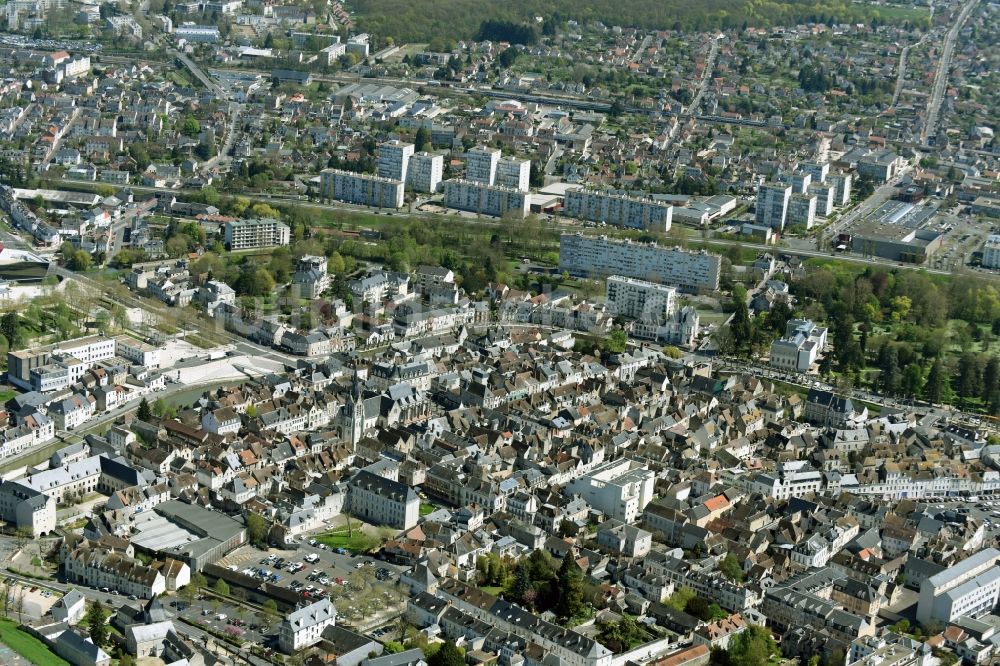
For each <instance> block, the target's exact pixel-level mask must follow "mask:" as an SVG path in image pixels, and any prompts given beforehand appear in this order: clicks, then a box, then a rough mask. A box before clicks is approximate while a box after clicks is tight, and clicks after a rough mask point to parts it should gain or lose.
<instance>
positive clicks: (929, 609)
mask: <svg viewBox="0 0 1000 666" xmlns="http://www.w3.org/2000/svg"><path fill="white" fill-rule="evenodd" d="M998 560H1000V550H997V549H996V548H986V549H985V550H981V551H979V552H978V553H976V554H975V555H972V556H971V557H967V558H966V559H964V560H962V561H961V562H959V563H958V564H954V565H952V566H950V567H948V568H947V569H945V570H944V571H942V572H940V573H937V574H935V575H933V576H930V577H929V578H927V579H926V580H924V581H923V583H921V585H920V599H919V601H918V602H917V621H918V622H920V624H922V625H925V626H926V625H927V623H928V622H930V621H932V620H936V621H939V622H951V621H953V620H955V619H956V618H959V617H962V616H963V615H965V616H969V617H979V616H980V615H985V614H986V613H989V612H991V611H992V610H993V609H994V608H995V607H996V605H997V601H998V600H1000V566H998V565H997V561H998Z"/></svg>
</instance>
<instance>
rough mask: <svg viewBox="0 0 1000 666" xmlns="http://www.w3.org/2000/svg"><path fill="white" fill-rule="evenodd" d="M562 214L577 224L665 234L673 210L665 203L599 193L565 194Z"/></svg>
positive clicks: (578, 191) (577, 192) (593, 191)
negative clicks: (602, 223)
mask: <svg viewBox="0 0 1000 666" xmlns="http://www.w3.org/2000/svg"><path fill="white" fill-rule="evenodd" d="M563 212H564V213H565V214H566V215H567V216H569V217H575V218H577V219H579V220H590V221H591V222H606V223H607V224H613V225H615V226H618V227H629V228H632V229H655V230H657V231H668V230H669V229H670V223H671V222H672V220H673V217H674V207H673V206H672V205H671V204H669V203H665V202H662V201H654V200H652V199H639V198H636V197H629V196H624V195H621V194H613V193H611V192H602V191H600V190H570V191H568V192H567V193H566V199H565V200H564V202H563Z"/></svg>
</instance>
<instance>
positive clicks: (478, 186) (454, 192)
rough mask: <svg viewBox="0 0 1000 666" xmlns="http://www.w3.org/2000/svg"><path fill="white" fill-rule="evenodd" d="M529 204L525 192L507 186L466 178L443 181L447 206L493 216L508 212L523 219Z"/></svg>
mask: <svg viewBox="0 0 1000 666" xmlns="http://www.w3.org/2000/svg"><path fill="white" fill-rule="evenodd" d="M529 204H530V199H529V198H528V193H527V192H521V191H520V190H515V189H512V188H509V187H501V186H499V185H487V184H486V183H472V182H469V181H467V180H446V181H445V183H444V205H445V206H447V207H448V208H457V209H458V210H465V211H469V212H471V213H478V214H480V215H492V216H494V217H503V216H504V215H506V214H508V213H510V214H511V215H513V216H514V217H517V218H521V219H523V218H525V217H527V215H528V206H529Z"/></svg>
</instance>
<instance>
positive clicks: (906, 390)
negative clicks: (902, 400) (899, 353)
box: [902, 363, 924, 399]
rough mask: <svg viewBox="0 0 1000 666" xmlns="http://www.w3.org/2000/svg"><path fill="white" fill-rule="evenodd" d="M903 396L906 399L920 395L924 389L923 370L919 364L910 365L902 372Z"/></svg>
mask: <svg viewBox="0 0 1000 666" xmlns="http://www.w3.org/2000/svg"><path fill="white" fill-rule="evenodd" d="M902 388H903V394H904V395H905V396H906V397H908V398H911V399H912V398H915V397H916V396H918V395H920V394H921V392H922V391H923V388H924V369H923V368H922V367H920V364H919V363H910V364H909V365H907V366H906V369H905V370H903V386H902Z"/></svg>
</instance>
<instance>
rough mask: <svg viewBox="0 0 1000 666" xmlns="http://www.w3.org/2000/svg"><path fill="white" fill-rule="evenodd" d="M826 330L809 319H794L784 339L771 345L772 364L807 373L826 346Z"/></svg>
mask: <svg viewBox="0 0 1000 666" xmlns="http://www.w3.org/2000/svg"><path fill="white" fill-rule="evenodd" d="M826 334H827V330H826V329H825V328H820V327H818V326H816V324H814V323H813V322H811V321H809V320H808V319H792V320H791V321H789V322H788V323H787V324H786V326H785V335H784V337H782V338H780V339H778V340H775V341H774V342H772V343H771V356H770V363H771V365H772V366H773V367H775V368H782V369H784V370H794V371H796V372H806V371H807V370H809V366H811V365H812V364H813V363H815V362H816V357H817V356H818V355H819V353H820V352H821V351H823V347H825V346H826Z"/></svg>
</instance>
